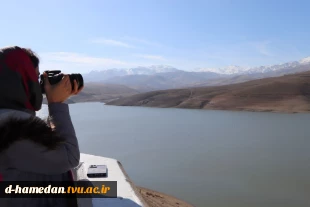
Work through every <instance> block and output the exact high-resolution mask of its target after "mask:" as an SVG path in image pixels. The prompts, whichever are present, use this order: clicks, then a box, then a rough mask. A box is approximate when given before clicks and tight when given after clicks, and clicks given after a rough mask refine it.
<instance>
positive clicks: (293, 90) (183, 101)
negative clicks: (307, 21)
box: [107, 71, 310, 112]
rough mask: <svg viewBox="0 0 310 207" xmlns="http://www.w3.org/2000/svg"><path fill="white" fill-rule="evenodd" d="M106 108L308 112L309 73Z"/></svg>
mask: <svg viewBox="0 0 310 207" xmlns="http://www.w3.org/2000/svg"><path fill="white" fill-rule="evenodd" d="M107 105H118V106H147V107H164V108H169V107H174V108H191V109H218V110H247V111H274V112H309V111H310V71H307V72H302V73H297V74H292V75H284V76H281V77H273V78H264V79H259V80H253V81H248V82H244V83H238V84H230V85H223V86H212V87H195V88H186V89H173V90H162V91H152V92H147V93H142V94H137V95H133V96H129V97H126V98H121V99H118V100H114V101H111V102H108V103H107Z"/></svg>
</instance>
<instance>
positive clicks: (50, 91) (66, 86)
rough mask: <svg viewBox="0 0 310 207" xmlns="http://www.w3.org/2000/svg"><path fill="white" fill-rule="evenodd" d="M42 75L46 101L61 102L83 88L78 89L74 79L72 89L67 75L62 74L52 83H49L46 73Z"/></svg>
mask: <svg viewBox="0 0 310 207" xmlns="http://www.w3.org/2000/svg"><path fill="white" fill-rule="evenodd" d="M43 75H44V83H45V85H44V89H45V93H46V98H47V101H48V103H63V102H65V101H66V100H67V99H68V98H69V97H70V96H71V95H76V94H78V93H79V92H80V91H81V90H82V89H83V88H81V89H80V90H78V84H77V82H76V81H74V89H73V90H72V86H71V82H70V78H69V76H68V75H64V77H63V78H62V80H61V81H60V82H59V83H57V84H54V85H51V84H50V82H49V80H48V78H47V74H46V73H44V74H43Z"/></svg>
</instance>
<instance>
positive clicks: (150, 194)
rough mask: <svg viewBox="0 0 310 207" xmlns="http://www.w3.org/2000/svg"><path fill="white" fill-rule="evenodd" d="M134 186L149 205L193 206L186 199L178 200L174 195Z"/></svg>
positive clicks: (150, 206)
mask: <svg viewBox="0 0 310 207" xmlns="http://www.w3.org/2000/svg"><path fill="white" fill-rule="evenodd" d="M136 188H137V190H138V191H139V193H140V194H141V196H142V197H143V199H144V200H145V202H146V203H147V204H148V205H149V207H194V206H193V205H191V204H189V203H187V202H186V201H183V200H180V199H178V198H176V197H174V196H170V195H167V194H164V193H160V192H158V191H154V190H151V189H148V188H143V187H140V186H136Z"/></svg>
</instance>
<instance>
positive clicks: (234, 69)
mask: <svg viewBox="0 0 310 207" xmlns="http://www.w3.org/2000/svg"><path fill="white" fill-rule="evenodd" d="M248 69H249V68H246V67H241V66H237V65H230V66H227V67H223V68H199V69H196V70H193V72H212V73H219V74H225V75H231V74H237V73H243V72H245V71H247V70H248Z"/></svg>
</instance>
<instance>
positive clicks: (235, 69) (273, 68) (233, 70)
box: [194, 57, 310, 75]
mask: <svg viewBox="0 0 310 207" xmlns="http://www.w3.org/2000/svg"><path fill="white" fill-rule="evenodd" d="M307 64H310V57H306V58H303V59H301V60H300V61H293V62H288V63H284V64H278V65H269V66H259V67H252V68H249V67H241V66H235V65H233V66H228V67H224V68H200V69H197V70H195V71H194V72H213V73H219V74H225V75H245V74H258V73H268V72H277V71H281V70H286V69H288V68H289V69H291V70H293V69H294V68H296V67H298V66H301V65H307Z"/></svg>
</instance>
